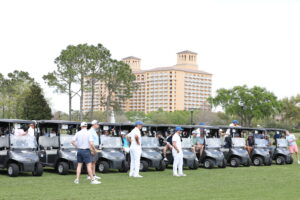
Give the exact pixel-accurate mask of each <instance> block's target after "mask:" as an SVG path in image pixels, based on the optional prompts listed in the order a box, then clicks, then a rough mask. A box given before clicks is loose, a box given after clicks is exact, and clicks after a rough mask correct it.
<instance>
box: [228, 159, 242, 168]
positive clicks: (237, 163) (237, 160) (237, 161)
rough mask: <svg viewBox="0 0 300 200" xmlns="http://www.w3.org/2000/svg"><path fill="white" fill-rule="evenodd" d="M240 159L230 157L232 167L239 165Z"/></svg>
mask: <svg viewBox="0 0 300 200" xmlns="http://www.w3.org/2000/svg"><path fill="white" fill-rule="evenodd" d="M240 163H241V161H240V159H239V158H231V159H230V166H231V167H239V166H240Z"/></svg>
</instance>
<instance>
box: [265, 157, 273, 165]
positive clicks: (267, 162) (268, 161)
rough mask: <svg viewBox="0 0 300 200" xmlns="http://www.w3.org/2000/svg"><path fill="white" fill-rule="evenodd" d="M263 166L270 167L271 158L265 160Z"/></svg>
mask: <svg viewBox="0 0 300 200" xmlns="http://www.w3.org/2000/svg"><path fill="white" fill-rule="evenodd" d="M265 165H266V166H270V165H272V158H269V159H268V160H266V162H265Z"/></svg>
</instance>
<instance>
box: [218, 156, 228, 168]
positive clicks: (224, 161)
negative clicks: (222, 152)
mask: <svg viewBox="0 0 300 200" xmlns="http://www.w3.org/2000/svg"><path fill="white" fill-rule="evenodd" d="M226 166H227V161H226V159H225V158H224V159H223V162H222V164H221V165H220V166H219V168H226Z"/></svg>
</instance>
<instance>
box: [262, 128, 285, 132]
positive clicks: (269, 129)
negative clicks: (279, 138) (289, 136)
mask: <svg viewBox="0 0 300 200" xmlns="http://www.w3.org/2000/svg"><path fill="white" fill-rule="evenodd" d="M265 130H266V131H281V132H285V131H286V129H281V128H265Z"/></svg>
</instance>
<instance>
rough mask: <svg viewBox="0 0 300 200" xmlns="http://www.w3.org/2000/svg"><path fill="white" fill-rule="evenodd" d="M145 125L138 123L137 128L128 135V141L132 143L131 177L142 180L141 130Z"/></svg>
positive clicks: (135, 124)
mask: <svg viewBox="0 0 300 200" xmlns="http://www.w3.org/2000/svg"><path fill="white" fill-rule="evenodd" d="M143 125H144V123H143V122H142V121H136V122H135V123H134V126H135V128H134V129H133V130H132V131H131V132H130V133H129V134H128V136H127V139H128V141H129V142H130V149H129V151H130V172H129V176H130V177H134V178H142V176H141V175H140V174H139V172H140V160H141V154H142V145H141V129H142V127H143Z"/></svg>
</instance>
